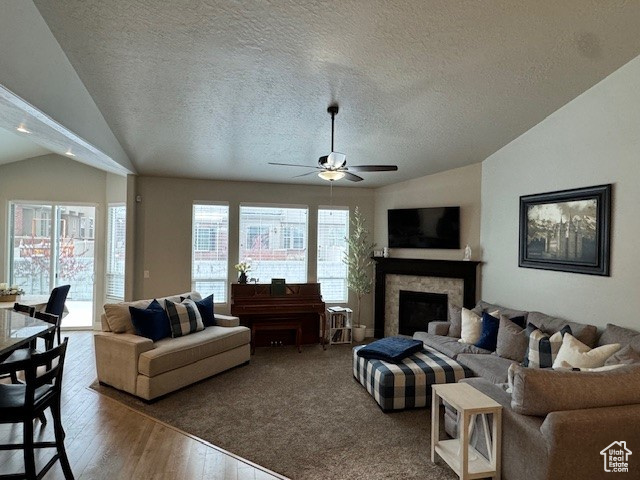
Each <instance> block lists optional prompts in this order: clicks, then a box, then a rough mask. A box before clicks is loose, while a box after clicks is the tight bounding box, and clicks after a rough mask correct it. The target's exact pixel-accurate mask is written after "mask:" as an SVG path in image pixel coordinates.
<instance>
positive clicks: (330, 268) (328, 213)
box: [318, 209, 349, 303]
mask: <svg viewBox="0 0 640 480" xmlns="http://www.w3.org/2000/svg"><path fill="white" fill-rule="evenodd" d="M348 233H349V210H346V209H339V210H338V209H319V210H318V282H320V288H321V292H322V299H323V300H324V301H325V302H337V303H346V302H347V300H348V291H347V265H346V264H345V263H344V262H343V259H344V256H345V252H346V251H347V235H348Z"/></svg>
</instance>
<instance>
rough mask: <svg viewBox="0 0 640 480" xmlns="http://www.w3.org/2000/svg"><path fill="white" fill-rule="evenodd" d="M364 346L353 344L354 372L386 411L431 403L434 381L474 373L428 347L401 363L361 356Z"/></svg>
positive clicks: (453, 378)
mask: <svg viewBox="0 0 640 480" xmlns="http://www.w3.org/2000/svg"><path fill="white" fill-rule="evenodd" d="M362 347H363V345H358V346H356V347H353V376H354V377H355V378H356V380H358V381H359V382H360V383H361V384H362V386H363V387H365V388H366V389H367V391H368V392H369V393H370V394H371V395H372V396H373V398H374V399H375V401H376V402H378V405H380V408H382V410H383V411H385V412H386V411H390V410H403V409H405V408H417V407H428V406H430V405H431V385H433V384H434V383H435V384H438V383H455V382H457V381H458V380H461V379H463V378H466V377H472V376H473V373H472V372H471V370H469V369H468V368H467V367H465V366H463V365H460V364H459V363H458V362H456V361H455V360H453V359H451V358H449V357H447V356H446V355H444V354H443V353H440V352H438V351H437V350H434V349H432V348H429V347H424V348H423V350H422V351H421V352H418V353H414V354H413V355H411V356H409V357H407V358H404V359H402V360H401V361H400V362H398V363H390V362H384V361H382V360H373V359H366V358H361V357H359V356H358V350H359V349H361V348H362Z"/></svg>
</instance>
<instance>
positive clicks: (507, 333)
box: [496, 315, 529, 363]
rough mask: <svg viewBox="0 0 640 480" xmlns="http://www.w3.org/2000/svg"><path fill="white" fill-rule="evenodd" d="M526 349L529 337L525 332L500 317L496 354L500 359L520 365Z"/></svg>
mask: <svg viewBox="0 0 640 480" xmlns="http://www.w3.org/2000/svg"><path fill="white" fill-rule="evenodd" d="M528 348H529V337H527V334H526V332H525V330H524V329H523V328H521V327H519V326H518V325H516V324H515V323H513V322H512V321H511V320H509V318H508V317H506V316H505V315H500V328H498V343H497V346H496V354H497V355H498V356H500V357H502V358H508V359H509V360H513V361H516V362H518V363H522V362H523V361H524V357H525V355H526V354H527V349H528Z"/></svg>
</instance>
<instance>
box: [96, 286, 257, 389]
mask: <svg viewBox="0 0 640 480" xmlns="http://www.w3.org/2000/svg"><path fill="white" fill-rule="evenodd" d="M187 295H190V296H191V298H192V299H194V300H200V299H201V296H200V294H199V293H198V292H189V293H183V294H181V295H174V296H170V297H163V298H158V301H159V302H160V303H161V304H162V305H164V300H165V299H169V300H171V301H175V302H180V297H181V296H182V297H185V296H187ZM152 300H153V299H149V300H138V301H135V302H123V303H118V304H107V305H105V313H104V314H103V315H102V317H101V321H102V330H103V331H102V332H97V333H96V334H95V336H94V341H95V354H96V369H97V371H98V380H99V381H100V383H103V384H107V385H110V386H112V387H115V388H117V389H119V390H124V391H125V392H128V393H131V394H133V395H136V396H138V397H140V398H143V399H145V400H152V399H154V398H157V397H160V396H162V395H165V394H167V393H169V392H173V391H174V390H178V389H179V388H182V387H185V386H187V385H190V384H192V383H195V382H197V381H199V380H202V379H204V378H207V377H210V376H212V375H215V374H217V373H220V372H222V371H224V370H227V369H229V368H232V367H235V366H237V365H241V364H243V363H246V362H248V361H249V358H250V348H249V344H250V342H251V332H250V330H249V329H248V328H246V327H241V326H239V320H238V318H237V317H231V316H227V315H219V314H216V315H215V318H216V323H217V325H216V326H211V327H206V328H205V329H204V330H201V331H199V332H195V333H192V334H189V335H185V336H183V337H178V338H163V339H162V340H158V341H157V342H153V341H151V340H150V339H148V338H146V337H141V336H138V335H136V334H135V330H134V329H133V324H132V323H131V315H130V313H129V306H134V307H138V308H146V307H147V306H148V305H149V304H150V303H151V302H152Z"/></svg>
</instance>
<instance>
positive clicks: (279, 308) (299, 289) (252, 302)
mask: <svg viewBox="0 0 640 480" xmlns="http://www.w3.org/2000/svg"><path fill="white" fill-rule="evenodd" d="M271 287H272V286H271V285H270V284H251V283H248V284H239V283H233V284H231V315H235V316H236V317H239V318H240V324H241V325H244V326H246V327H249V328H252V326H253V324H254V323H256V322H263V323H277V322H278V321H281V322H287V321H292V320H295V321H300V322H301V326H302V332H301V342H300V343H303V344H311V343H318V341H320V342H322V343H323V345H324V337H325V335H324V334H325V332H324V329H325V324H326V322H325V304H324V302H323V301H322V296H321V295H320V284H319V283H292V284H286V285H285V288H284V291H278V292H275V291H274V292H273V293H274V294H272V291H271ZM321 327H322V335H320V333H319V332H320V328H321ZM264 333H265V334H264V335H260V337H259V338H256V339H253V340H254V342H255V344H256V345H258V346H263V345H270V344H271V343H272V342H283V343H285V344H292V343H294V341H295V332H291V331H286V330H284V331H277V330H270V331H265V332H264Z"/></svg>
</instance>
